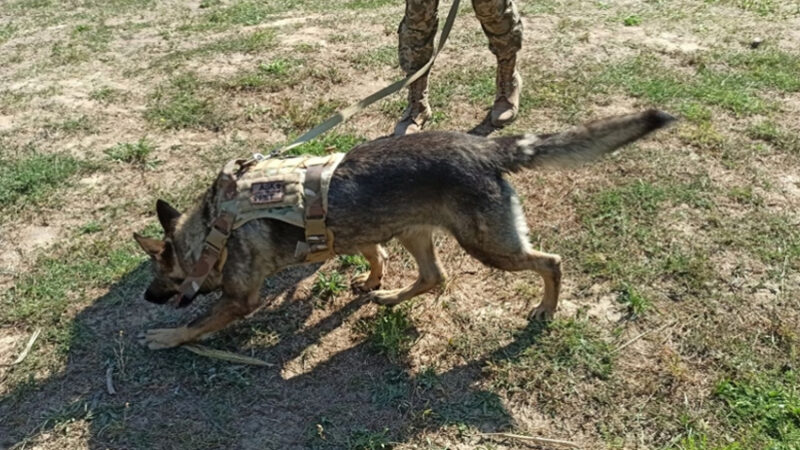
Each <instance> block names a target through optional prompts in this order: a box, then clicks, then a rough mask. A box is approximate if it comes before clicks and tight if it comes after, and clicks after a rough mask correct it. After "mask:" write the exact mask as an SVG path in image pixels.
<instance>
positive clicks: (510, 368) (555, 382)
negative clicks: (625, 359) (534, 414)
mask: <svg viewBox="0 0 800 450" xmlns="http://www.w3.org/2000/svg"><path fill="white" fill-rule="evenodd" d="M522 339H525V338H524V337H523V338H522ZM613 369H614V354H613V348H612V346H611V344H609V343H608V342H607V341H606V340H605V339H603V338H602V336H601V334H600V330H599V329H598V328H596V327H595V326H593V325H592V324H591V323H590V322H589V321H588V320H586V319H585V318H577V319H576V318H570V319H556V320H554V321H552V322H551V323H550V325H549V326H548V327H547V328H545V329H543V330H541V333H540V334H539V335H538V336H537V337H536V341H535V343H533V344H532V345H530V346H526V347H524V348H523V349H522V351H521V352H520V353H519V354H518V355H516V356H515V357H513V358H510V359H503V360H500V361H497V362H495V363H492V364H490V365H489V366H487V368H486V369H485V370H487V371H488V372H490V373H491V374H492V376H491V380H492V381H491V382H492V385H493V387H494V388H495V389H502V390H507V391H511V392H520V393H525V394H524V395H529V394H530V393H531V392H537V393H538V394H537V397H539V399H540V400H542V401H544V402H545V403H546V404H548V405H550V404H555V403H558V404H560V402H561V401H562V400H561V399H556V398H545V397H547V392H563V391H565V390H570V389H569V387H567V386H565V385H574V384H576V383H578V382H580V381H581V380H586V379H592V378H599V379H603V380H605V379H608V378H609V377H611V375H612V372H613ZM545 391H546V392H545ZM543 406H544V405H543Z"/></svg>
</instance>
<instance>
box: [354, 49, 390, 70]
mask: <svg viewBox="0 0 800 450" xmlns="http://www.w3.org/2000/svg"><path fill="white" fill-rule="evenodd" d="M399 64H400V63H399V61H398V59H397V46H394V45H384V46H381V47H378V48H373V49H370V50H367V51H366V52H363V53H359V54H358V55H356V56H355V57H354V58H353V65H355V67H357V68H359V69H367V68H381V67H398V65H399Z"/></svg>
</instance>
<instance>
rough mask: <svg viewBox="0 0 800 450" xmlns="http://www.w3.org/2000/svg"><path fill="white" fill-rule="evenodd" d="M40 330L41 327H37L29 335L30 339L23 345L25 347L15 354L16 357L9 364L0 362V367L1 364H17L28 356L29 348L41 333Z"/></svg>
mask: <svg viewBox="0 0 800 450" xmlns="http://www.w3.org/2000/svg"><path fill="white" fill-rule="evenodd" d="M41 332H42V329H41V328H37V329H36V331H34V332H33V334H32V335H31V337H30V339H28V343H27V344H26V345H25V349H24V350H22V353H20V354H19V356H17V359H15V360H14V362H12V363H11V364H2V365H0V367H2V366H16V365H17V364H19V363H21V362H22V361H24V360H25V358H26V357H27V356H28V353H30V352H31V349H32V348H33V343H34V342H36V339H38V338H39V334H41Z"/></svg>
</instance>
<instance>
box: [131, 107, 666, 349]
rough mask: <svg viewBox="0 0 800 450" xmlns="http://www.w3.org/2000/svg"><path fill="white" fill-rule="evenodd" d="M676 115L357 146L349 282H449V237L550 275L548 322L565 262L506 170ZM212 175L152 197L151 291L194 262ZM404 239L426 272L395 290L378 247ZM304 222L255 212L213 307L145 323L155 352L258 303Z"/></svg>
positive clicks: (346, 170)
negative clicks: (198, 197)
mask: <svg viewBox="0 0 800 450" xmlns="http://www.w3.org/2000/svg"><path fill="white" fill-rule="evenodd" d="M672 120H674V119H673V118H672V117H671V116H670V115H668V114H666V113H663V112H661V111H656V110H650V111H646V112H643V113H638V114H631V115H626V116H619V117H613V118H609V119H604V120H599V121H595V122H591V123H589V124H586V125H584V126H581V127H577V128H574V129H572V130H570V131H567V132H564V133H560V134H552V135H542V136H534V135H523V136H511V137H499V138H484V137H479V136H472V135H468V134H463V133H455V132H428V133H420V134H414V135H409V136H403V137H389V138H383V139H378V140H375V141H372V142H368V143H365V144H362V145H359V146H358V147H356V148H354V149H353V150H351V151H350V152H349V153H348V154H347V156H346V157H345V158H344V160H343V161H342V162H341V164H340V165H339V167H338V168H337V169H336V171H335V172H334V174H333V178H332V180H331V185H330V191H329V194H328V218H327V224H328V227H329V229H330V230H331V231H332V232H333V234H334V236H335V251H336V253H338V254H356V253H361V254H363V255H364V256H365V257H366V259H367V261H369V263H370V267H371V270H370V272H369V273H368V274H364V275H363V276H361V277H358V278H357V279H356V280H354V284H355V285H357V287H359V288H360V289H363V290H365V291H371V292H370V294H369V295H371V296H372V297H373V298H374V300H375V301H377V302H378V303H381V304H384V305H396V304H398V303H400V302H402V301H404V300H408V299H410V298H412V297H414V296H417V295H419V294H422V293H424V292H427V291H429V290H430V289H432V288H433V287H435V286H436V285H437V284H439V283H441V282H442V280H443V279H444V270H443V269H442V267H441V264H440V263H439V260H438V259H437V257H436V253H435V249H434V246H433V237H432V236H433V231H434V230H436V229H443V230H445V231H447V232H449V233H451V234H452V235H453V236H454V237H455V238H456V240H457V241H458V243H459V244H460V245H461V246H462V247H463V248H464V249H465V250H466V251H467V252H468V253H469V254H470V255H472V256H474V257H475V258H477V259H478V260H480V261H481V262H483V263H484V264H487V265H489V266H492V267H496V268H499V269H502V270H507V271H519V270H533V271H535V272H537V273H538V274H539V275H541V276H542V278H543V280H544V298H543V300H542V302H541V303H540V304H539V305H538V306H537V307H536V308H535V309H534V310H533V311H532V313H531V318H535V319H547V318H549V317H551V316H552V315H553V313H554V312H555V310H556V306H557V304H558V294H559V288H560V283H561V258H560V257H559V256H558V255H553V254H547V253H542V252H538V251H536V250H534V249H533V248H532V247H531V245H530V243H529V240H528V228H527V226H526V222H525V217H524V216H523V213H522V208H521V206H520V202H519V199H518V198H517V196H516V194H515V192H514V189H513V188H512V186H511V185H510V184H509V182H508V181H507V179H506V177H505V174H506V173H509V172H516V171H519V170H522V169H531V168H550V167H565V166H571V165H574V164H577V163H581V162H584V161H589V160H593V159H596V158H598V157H600V156H602V155H603V154H605V153H608V152H611V151H613V150H615V149H617V148H619V147H621V146H623V145H625V144H628V143H630V142H633V141H635V140H637V139H639V138H641V137H643V136H645V135H646V134H648V133H650V132H651V131H654V130H656V129H658V128H661V127H663V126H665V125H667V124H669V123H670V122H671V121H672ZM217 205H218V199H217V190H216V183H215V184H214V185H212V187H211V188H210V189H209V190H208V191H207V192H206V194H205V196H204V198H203V200H202V202H201V203H200V205H199V206H198V207H197V208H195V209H194V210H193V211H191V212H189V213H187V214H180V213H179V212H178V211H176V210H175V209H173V208H172V207H171V206H169V205H168V204H166V203H165V202H163V201H159V202H158V204H157V208H156V209H157V213H158V218H159V221H160V222H161V225H162V226H163V228H164V231H165V239H164V240H163V241H162V240H155V239H149V238H144V237H141V236H138V235H136V236H135V237H136V239H137V241H138V242H139V244H140V245H141V246H142V248H143V249H144V250H145V251H146V252H147V253H148V254H150V255H151V256H152V258H153V263H154V272H155V279H154V280H153V282H152V283H151V284H150V286H149V287H148V289H147V291H146V292H145V298H146V299H147V300H149V301H152V302H156V303H165V302H166V301H167V300H168V299H169V298H171V297H172V296H173V295H175V294H176V293H177V288H178V286H179V285H180V283H181V282H182V281H183V278H184V277H185V275H186V273H187V272H189V271H190V270H191V267H192V265H193V263H194V261H196V259H197V258H198V256H199V254H200V250H201V249H202V245H203V241H204V239H205V236H206V234H207V233H208V231H209V224H210V223H211V221H212V220H214V218H215V217H216V216H217V214H218V213H219V211H218V210H217ZM392 238H397V239H398V240H399V241H400V243H401V244H402V245H403V246H404V247H405V248H406V249H408V251H409V252H410V253H411V254H412V255H413V257H414V259H415V260H416V262H417V265H418V268H419V276H418V278H417V280H416V282H414V283H413V284H412V285H410V286H406V287H404V288H402V289H397V290H376V289H377V288H378V287H380V284H381V278H382V276H383V263H384V259H385V256H384V255H385V253H384V251H383V250H382V249H381V247H380V245H381V244H383V243H385V242H387V241H389V240H390V239H392ZM303 239H304V235H303V230H302V229H301V228H297V227H294V226H292V225H289V224H286V223H283V222H280V221H275V220H267V219H264V220H254V221H251V222H248V223H246V224H245V225H243V226H242V227H241V228H239V229H237V230H235V231H234V232H233V233H232V235H231V237H230V239H229V240H228V243H227V247H226V249H225V251H224V252H223V255H222V257H221V258H220V261H219V263H218V264H217V268H216V269H215V270H214V271H213V272H212V274H211V276H209V278H208V279H207V280H206V282H205V284H204V285H203V287H202V290H201V292H210V291H213V290H217V289H220V288H221V289H222V298H221V299H220V300H219V301H218V302H217V303H216V304H215V305H214V306H213V307H212V309H211V311H209V312H208V313H207V314H206V315H204V316H202V317H200V318H199V319H197V320H194V321H193V322H191V323H190V324H188V325H187V326H183V327H179V328H170V329H154V330H149V331H148V332H147V333H146V334H144V336H143V340H144V341H145V342H146V343H147V345H148V346H149V347H150V348H153V349H158V348H167V347H173V346H177V345H180V344H182V343H185V342H189V341H193V340H196V339H199V338H201V337H203V336H205V335H207V334H209V333H211V332H214V331H217V330H219V329H221V328H223V327H225V326H226V325H228V324H229V323H230V322H232V321H234V320H236V319H239V318H242V317H244V316H246V315H247V314H249V313H250V312H252V311H253V310H255V309H256V308H257V307H258V306H259V303H260V298H259V291H260V287H261V284H262V282H263V281H264V279H265V278H266V277H268V276H270V275H272V274H275V273H276V272H278V271H280V270H282V269H284V268H286V267H289V266H292V265H296V264H301V263H302V259H299V258H297V257H296V256H295V246H296V244H297V242H298V241H302V240H303Z"/></svg>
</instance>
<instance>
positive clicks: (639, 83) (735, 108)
mask: <svg viewBox="0 0 800 450" xmlns="http://www.w3.org/2000/svg"><path fill="white" fill-rule="evenodd" d="M755 81H756V80H755V79H754V78H753V76H752V75H751V74H749V73H747V72H746V71H743V70H731V68H728V69H716V68H714V69H712V68H710V67H706V66H703V65H701V66H700V67H699V68H698V69H697V70H696V72H695V73H694V74H692V75H691V76H688V75H685V74H682V73H679V72H676V71H673V70H671V69H669V68H667V67H665V66H664V65H663V64H662V63H661V62H660V61H659V60H658V58H657V57H655V56H653V55H649V54H643V55H639V56H636V57H634V58H632V59H630V60H627V61H623V62H621V63H619V64H614V65H612V66H611V67H610V68H609V69H607V70H605V71H603V73H601V74H600V75H599V76H598V77H596V79H595V80H593V85H594V86H595V88H596V89H600V90H602V89H604V86H607V85H611V86H618V87H621V88H623V89H624V90H625V91H626V92H627V93H628V94H629V95H631V96H634V97H639V98H643V99H645V100H647V101H648V102H649V103H651V104H653V105H659V106H663V105H680V104H681V103H683V102H696V103H700V104H704V105H711V106H718V107H720V108H723V109H725V110H728V111H730V112H733V113H734V114H737V115H752V114H759V113H765V112H768V111H769V110H771V109H773V108H774V104H773V103H772V102H771V101H768V100H766V99H764V98H763V97H761V95H760V92H759V91H758V89H757V88H758V86H757V85H756V84H754V82H755ZM764 82H765V81H764Z"/></svg>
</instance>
